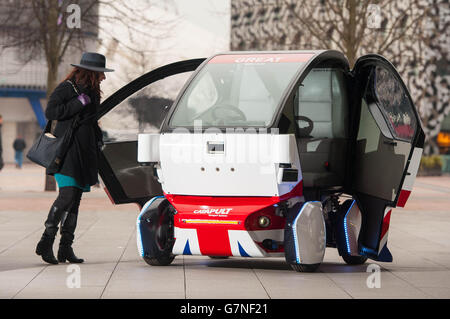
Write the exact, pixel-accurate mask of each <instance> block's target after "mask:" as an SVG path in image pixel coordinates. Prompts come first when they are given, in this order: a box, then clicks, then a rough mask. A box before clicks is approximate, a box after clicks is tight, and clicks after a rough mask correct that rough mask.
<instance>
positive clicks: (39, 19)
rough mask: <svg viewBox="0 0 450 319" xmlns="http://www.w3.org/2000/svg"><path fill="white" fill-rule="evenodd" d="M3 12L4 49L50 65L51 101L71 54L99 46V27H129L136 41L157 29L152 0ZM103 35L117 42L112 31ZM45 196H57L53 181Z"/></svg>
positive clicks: (18, 1) (26, 6)
mask: <svg viewBox="0 0 450 319" xmlns="http://www.w3.org/2000/svg"><path fill="white" fill-rule="evenodd" d="M0 6H1V8H2V10H1V12H0V30H2V31H3V32H2V33H3V34H2V35H1V36H2V37H1V40H2V43H0V46H1V47H0V49H2V48H12V47H13V48H17V49H18V52H19V56H20V59H21V60H22V63H27V62H29V61H31V60H34V59H44V60H45V61H46V63H47V69H48V73H47V97H48V96H49V95H50V94H51V92H53V90H54V89H55V87H56V86H57V83H58V69H59V66H60V64H61V62H62V61H63V60H64V57H65V56H66V55H67V54H68V53H69V52H71V51H72V50H80V51H84V50H85V49H86V42H87V41H89V40H91V41H99V42H101V40H102V39H98V33H99V30H100V27H101V24H99V21H103V22H106V24H107V25H111V24H115V25H117V26H121V27H125V28H126V29H127V30H128V33H129V34H130V35H132V36H133V37H139V36H141V37H142V36H143V35H146V36H148V35H149V33H148V31H147V30H151V29H152V27H153V26H155V25H156V23H157V22H155V21H154V20H150V19H148V18H147V17H146V16H145V15H144V12H145V11H146V10H145V9H146V8H148V7H149V6H150V0H141V1H139V4H138V5H136V3H135V2H133V5H131V4H130V1H125V0H14V1H13V0H0ZM100 11H101V12H100ZM137 22H139V25H140V28H136V27H135V25H136V23H137ZM103 32H104V34H110V35H111V37H114V34H113V32H114V31H113V30H103ZM115 39H116V41H118V42H119V43H120V39H117V38H115ZM123 45H125V46H126V44H123ZM134 51H135V52H136V50H134ZM52 181H53V182H52ZM46 190H55V183H54V180H53V179H49V178H47V179H46Z"/></svg>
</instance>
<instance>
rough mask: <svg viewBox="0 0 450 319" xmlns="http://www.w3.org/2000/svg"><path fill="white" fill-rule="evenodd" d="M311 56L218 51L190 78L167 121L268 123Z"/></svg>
mask: <svg viewBox="0 0 450 319" xmlns="http://www.w3.org/2000/svg"><path fill="white" fill-rule="evenodd" d="M312 56H313V54H306V53H303V54H298V53H283V54H242V55H241V54H233V55H218V56H216V57H214V58H212V59H211V60H210V61H209V62H208V64H206V65H205V66H204V67H203V68H202V70H200V72H199V73H198V74H197V75H196V76H195V78H194V79H193V80H192V82H191V83H190V85H189V86H188V88H187V89H186V91H185V92H184V94H183V96H182V97H181V99H180V100H179V102H178V104H177V106H176V108H175V111H174V113H173V115H172V117H171V120H170V122H169V126H171V127H194V126H197V127H198V126H202V127H267V126H268V125H270V123H271V122H272V119H273V117H274V116H275V115H276V110H277V106H278V104H279V103H280V100H281V98H282V97H283V94H284V92H285V90H286V89H287V87H288V85H289V83H290V82H291V81H292V79H293V78H294V76H295V74H296V73H297V72H298V71H299V69H300V68H301V67H302V66H303V65H304V63H305V62H306V61H308V60H309V59H310V58H311V57H312Z"/></svg>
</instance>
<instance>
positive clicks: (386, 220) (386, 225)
mask: <svg viewBox="0 0 450 319" xmlns="http://www.w3.org/2000/svg"><path fill="white" fill-rule="evenodd" d="M391 212H392V209H391V210H390V211H389V212H388V213H387V214H386V216H384V219H383V225H382V226H381V236H380V239H383V237H384V235H386V233H387V232H388V230H389V223H390V221H391Z"/></svg>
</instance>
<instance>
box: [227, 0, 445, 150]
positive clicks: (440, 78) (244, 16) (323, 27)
mask: <svg viewBox="0 0 450 319" xmlns="http://www.w3.org/2000/svg"><path fill="white" fill-rule="evenodd" d="M231 11H232V35H231V47H232V49H234V50H298V49H336V50H339V51H341V52H343V53H344V54H345V55H346V56H347V57H348V59H349V63H350V66H351V67H352V66H353V65H354V63H355V61H356V59H357V57H358V56H361V55H364V54H368V53H377V54H381V55H383V56H385V57H386V58H388V59H389V60H390V61H391V62H393V64H394V65H395V66H396V68H397V70H398V71H399V73H400V74H401V76H402V78H403V79H405V81H406V82H407V85H408V87H409V89H410V93H411V95H412V98H413V100H414V102H415V105H416V107H417V109H418V110H419V113H420V115H421V119H422V122H423V126H424V130H425V134H426V136H427V137H426V148H425V150H424V152H425V154H429V153H436V152H438V148H437V146H436V143H435V142H434V139H435V137H436V135H437V134H438V132H439V129H440V125H441V124H440V123H442V120H443V118H444V115H446V114H448V113H449V112H450V105H449V94H448V92H449V90H450V74H449V63H448V61H449V60H450V51H449V50H448V48H449V46H450V43H449V42H450V41H449V38H450V35H449V33H450V28H449V23H450V21H449V19H448V16H449V3H448V0H404V1H389V0H372V1H358V0H320V1H319V0H316V1H306V0H232V10H231Z"/></svg>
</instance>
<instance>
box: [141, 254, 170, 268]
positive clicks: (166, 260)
mask: <svg viewBox="0 0 450 319" xmlns="http://www.w3.org/2000/svg"><path fill="white" fill-rule="evenodd" d="M174 259H175V255H170V256H158V257H151V258H150V257H144V261H145V262H146V263H147V264H148V265H150V266H168V265H170V264H171V263H172V261H173V260H174Z"/></svg>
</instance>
